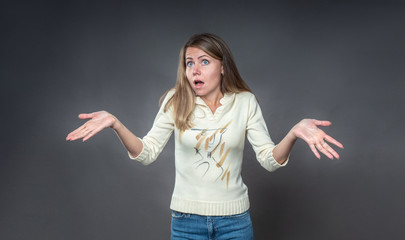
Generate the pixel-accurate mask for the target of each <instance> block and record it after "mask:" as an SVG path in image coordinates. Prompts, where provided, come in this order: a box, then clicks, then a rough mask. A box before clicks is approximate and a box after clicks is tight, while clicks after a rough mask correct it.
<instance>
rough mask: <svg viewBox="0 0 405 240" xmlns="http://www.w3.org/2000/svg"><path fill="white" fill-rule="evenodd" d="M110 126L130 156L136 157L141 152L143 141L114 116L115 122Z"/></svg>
mask: <svg viewBox="0 0 405 240" xmlns="http://www.w3.org/2000/svg"><path fill="white" fill-rule="evenodd" d="M111 128H112V129H114V131H115V133H116V134H117V136H118V138H119V139H120V140H121V142H122V144H123V145H124V147H125V148H126V149H127V151H128V152H129V153H130V154H131V156H133V157H136V156H138V155H139V154H140V153H141V152H142V149H143V143H142V142H141V140H139V138H138V137H136V136H135V135H134V134H133V133H132V132H131V131H130V130H129V129H128V128H126V127H125V125H124V124H122V123H121V122H120V121H119V120H118V119H117V118H115V122H114V124H113V125H112V127H111Z"/></svg>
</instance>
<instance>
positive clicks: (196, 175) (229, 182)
mask: <svg viewBox="0 0 405 240" xmlns="http://www.w3.org/2000/svg"><path fill="white" fill-rule="evenodd" d="M161 100H162V104H161V107H160V110H159V112H158V114H157V116H156V119H155V121H154V123H153V127H152V129H151V130H150V131H149V133H148V134H147V135H146V136H145V137H144V138H143V139H140V138H138V137H136V136H135V135H134V134H133V133H131V132H130V131H129V130H128V129H127V128H126V127H125V126H124V125H123V124H122V123H121V122H120V121H119V120H118V119H117V118H116V117H115V116H113V115H111V114H109V113H107V112H105V111H102V112H95V113H90V114H80V115H79V118H81V119H89V120H88V121H87V122H86V123H85V124H83V125H82V126H81V127H79V128H78V129H76V130H75V131H73V132H72V133H70V134H69V135H68V136H67V138H66V140H70V141H73V140H77V139H81V138H82V139H83V141H86V140H88V139H89V138H91V137H93V136H94V135H95V134H96V133H98V132H99V131H101V130H103V129H104V128H108V127H110V128H113V129H114V130H115V132H116V133H117V135H118V137H119V138H120V140H121V141H122V143H123V145H124V146H125V148H126V149H127V150H128V153H129V156H130V158H132V159H135V160H138V161H140V162H141V163H143V164H145V165H147V164H150V163H151V162H153V161H155V160H156V158H157V157H158V155H159V153H160V152H161V151H162V149H163V148H164V146H165V145H166V143H167V141H168V139H169V137H170V136H171V134H172V132H173V131H174V133H175V164H176V181H175V188H174V191H173V196H172V201H171V205H170V208H171V209H172V210H173V212H172V229H171V230H172V232H171V237H172V239H253V230H252V224H251V220H250V215H249V211H248V210H249V198H248V194H247V187H246V185H245V184H244V183H243V181H242V179H241V176H240V173H241V166H242V158H243V148H244V141H245V138H246V137H247V139H248V140H249V142H250V144H251V145H252V147H253V149H254V151H255V153H256V157H257V160H258V161H259V162H260V164H261V165H262V166H263V167H264V168H266V169H267V170H269V171H274V170H276V169H277V168H279V167H282V166H285V165H286V164H287V161H288V157H289V154H290V151H291V148H292V147H293V145H294V143H295V141H296V139H297V138H301V139H303V140H304V141H305V142H307V143H308V145H309V147H310V148H311V150H312V152H313V153H314V154H315V156H316V157H317V158H320V154H319V152H321V153H323V154H325V155H326V156H327V157H329V158H331V159H333V158H339V155H338V154H337V153H336V151H335V150H333V149H332V148H331V147H330V146H329V144H328V143H326V142H325V140H326V141H327V142H329V143H332V144H334V145H336V146H338V147H340V148H343V145H342V144H341V143H339V142H338V141H336V140H335V139H333V138H332V137H330V136H328V135H327V134H325V133H324V132H323V131H322V130H320V129H319V128H318V127H317V126H329V125H330V124H331V123H330V122H328V121H318V120H313V119H304V120H302V121H301V122H299V123H298V124H297V125H295V126H294V127H293V128H292V129H291V130H290V131H289V132H288V134H287V135H286V136H285V138H284V139H283V140H282V141H281V142H280V143H279V144H277V145H276V146H275V145H274V143H273V142H272V141H271V139H270V136H269V133H268V130H267V127H266V124H265V122H264V119H263V116H262V113H261V110H260V107H259V105H258V103H257V101H256V98H255V96H254V95H253V94H252V92H251V90H250V89H249V87H248V86H247V85H246V83H245V82H244V81H243V80H242V78H241V76H240V74H239V72H238V69H237V68H236V65H235V62H234V60H233V57H232V54H231V52H230V50H229V48H228V46H227V45H226V43H225V42H224V41H223V40H222V39H221V38H219V37H218V36H216V35H213V34H198V35H194V36H192V37H191V38H190V39H189V40H188V41H187V42H186V44H185V45H184V46H183V48H182V49H181V52H180V60H179V66H178V73H177V82H176V86H175V87H174V89H171V90H170V91H168V92H167V94H165V95H164V96H163V97H162V99H161Z"/></svg>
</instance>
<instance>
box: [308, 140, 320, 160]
mask: <svg viewBox="0 0 405 240" xmlns="http://www.w3.org/2000/svg"><path fill="white" fill-rule="evenodd" d="M309 147H310V148H311V150H312V152H313V153H314V154H315V156H316V157H317V158H318V159H321V155H319V152H318V151H317V150H316V148H315V145H313V144H311V145H309Z"/></svg>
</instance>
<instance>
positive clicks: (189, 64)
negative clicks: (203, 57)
mask: <svg viewBox="0 0 405 240" xmlns="http://www.w3.org/2000/svg"><path fill="white" fill-rule="evenodd" d="M186 65H187V67H191V66H193V65H194V63H193V62H187V63H186Z"/></svg>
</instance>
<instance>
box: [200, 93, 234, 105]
mask: <svg viewBox="0 0 405 240" xmlns="http://www.w3.org/2000/svg"><path fill="white" fill-rule="evenodd" d="M234 98H235V93H225V94H224V96H223V97H222V98H221V99H220V100H219V102H220V103H221V105H222V106H224V105H227V104H228V103H230V102H232V101H233V99H234ZM195 103H196V104H198V105H203V106H207V104H206V103H205V102H204V100H202V99H201V98H200V97H199V96H196V98H195Z"/></svg>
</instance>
